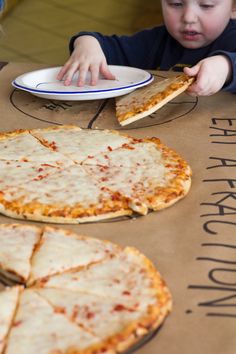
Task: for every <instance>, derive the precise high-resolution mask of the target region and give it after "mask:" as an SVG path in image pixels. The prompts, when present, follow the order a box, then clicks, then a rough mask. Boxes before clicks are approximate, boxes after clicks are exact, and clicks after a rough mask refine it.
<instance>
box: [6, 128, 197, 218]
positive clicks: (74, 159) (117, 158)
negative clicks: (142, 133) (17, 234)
mask: <svg viewBox="0 0 236 354" xmlns="http://www.w3.org/2000/svg"><path fill="white" fill-rule="evenodd" d="M190 185H191V169H190V167H189V165H188V164H187V163H186V161H185V160H184V159H183V158H182V157H181V156H179V155H178V154H177V153H176V152H175V151H173V150H172V149H170V148H168V147H167V146H165V145H164V144H163V143H161V141H160V140H159V139H158V138H155V137H153V138H143V139H137V138H134V137H131V136H128V135H125V134H120V133H118V132H116V131H110V130H86V129H81V128H79V127H78V126H67V125H65V126H56V127H55V126H51V127H49V128H46V129H34V130H17V131H13V132H10V133H2V134H0V212H1V213H2V214H5V215H8V216H10V217H14V218H19V219H29V220H36V221H44V222H54V223H82V222H90V221H99V220H103V219H108V218H114V217H119V216H124V215H133V214H136V213H138V214H141V215H146V214H147V213H148V212H149V211H150V210H160V209H163V208H166V207H168V206H170V205H172V204H174V203H175V202H177V201H178V200H179V199H181V198H183V197H184V196H185V195H186V194H187V193H188V191H189V188H190Z"/></svg>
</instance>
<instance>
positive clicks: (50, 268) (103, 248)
mask: <svg viewBox="0 0 236 354" xmlns="http://www.w3.org/2000/svg"><path fill="white" fill-rule="evenodd" d="M118 250H119V247H118V246H116V245H115V244H113V243H111V242H108V241H100V240H98V239H95V238H92V237H86V236H82V235H78V234H75V233H73V232H71V231H69V230H63V229H57V228H53V227H46V228H45V229H44V232H43V236H42V238H41V240H40V243H39V244H38V246H37V248H36V250H35V252H34V255H33V258H32V268H31V274H30V278H29V281H28V283H29V284H32V283H33V282H35V281H36V280H38V279H40V278H45V277H49V276H52V275H53V274H58V273H61V272H65V271H67V270H71V269H75V268H78V267H86V266H88V265H91V264H94V263H96V262H99V261H101V260H103V259H104V258H106V257H108V256H110V255H114V254H115V253H116V252H117V251H118Z"/></svg>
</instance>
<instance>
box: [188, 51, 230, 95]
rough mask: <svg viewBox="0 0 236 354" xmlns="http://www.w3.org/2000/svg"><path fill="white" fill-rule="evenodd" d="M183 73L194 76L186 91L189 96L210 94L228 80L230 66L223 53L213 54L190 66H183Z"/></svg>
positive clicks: (218, 89)
mask: <svg viewBox="0 0 236 354" xmlns="http://www.w3.org/2000/svg"><path fill="white" fill-rule="evenodd" d="M184 72H185V74H187V75H189V76H196V81H194V83H193V84H192V85H191V86H189V88H188V90H187V91H186V92H187V93H188V94H189V95H190V96H210V95H213V94H214V93H216V92H218V91H220V89H221V88H222V87H223V86H224V84H225V83H226V82H227V81H228V80H230V78H231V75H232V68H231V63H230V61H229V59H228V58H227V57H226V56H224V55H215V56H212V57H209V58H205V59H203V60H201V61H200V62H199V63H197V64H196V65H194V66H193V67H191V68H188V67H186V68H184Z"/></svg>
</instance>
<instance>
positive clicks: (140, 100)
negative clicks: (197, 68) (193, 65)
mask: <svg viewBox="0 0 236 354" xmlns="http://www.w3.org/2000/svg"><path fill="white" fill-rule="evenodd" d="M193 81H194V78H193V77H189V76H187V75H185V74H182V75H178V76H175V77H171V78H168V79H164V80H162V81H154V82H153V83H152V84H150V85H148V86H145V87H142V88H140V89H137V90H135V91H133V92H131V93H129V94H128V95H125V96H121V97H118V98H116V117H117V119H118V121H119V123H120V124H121V125H123V126H124V125H127V124H130V123H132V122H135V121H137V120H139V119H141V118H144V117H146V116H148V115H150V114H152V113H153V112H155V111H157V110H158V109H159V108H161V107H162V106H164V105H165V104H166V103H168V102H169V101H170V100H172V99H174V98H175V97H177V96H178V95H180V94H181V93H183V92H184V91H185V90H186V89H187V88H188V87H189V86H190V85H191V84H192V83H193Z"/></svg>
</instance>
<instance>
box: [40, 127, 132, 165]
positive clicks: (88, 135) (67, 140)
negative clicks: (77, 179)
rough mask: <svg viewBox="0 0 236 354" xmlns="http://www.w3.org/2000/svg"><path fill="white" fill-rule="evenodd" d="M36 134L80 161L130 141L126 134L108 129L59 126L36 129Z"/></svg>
mask: <svg viewBox="0 0 236 354" xmlns="http://www.w3.org/2000/svg"><path fill="white" fill-rule="evenodd" d="M33 134H34V131H33ZM35 135H36V136H37V137H38V138H39V139H40V140H41V141H43V142H44V143H45V144H46V145H47V146H49V147H50V146H53V148H54V149H55V151H58V152H60V153H62V154H64V155H66V156H68V157H69V158H71V159H72V160H74V161H76V162H78V163H80V162H82V161H83V160H85V159H86V158H88V156H94V155H96V154H98V153H99V152H102V151H104V152H105V151H109V149H115V148H117V147H119V146H122V145H123V144H125V143H128V142H129V141H130V139H129V138H127V137H125V136H122V135H119V134H115V133H114V132H112V131H106V130H104V131H99V130H85V129H84V130H82V129H81V130H77V129H75V130H69V129H67V128H65V129H63V128H58V129H57V130H55V129H53V130H51V131H50V130H45V131H42V130H41V131H35Z"/></svg>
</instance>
